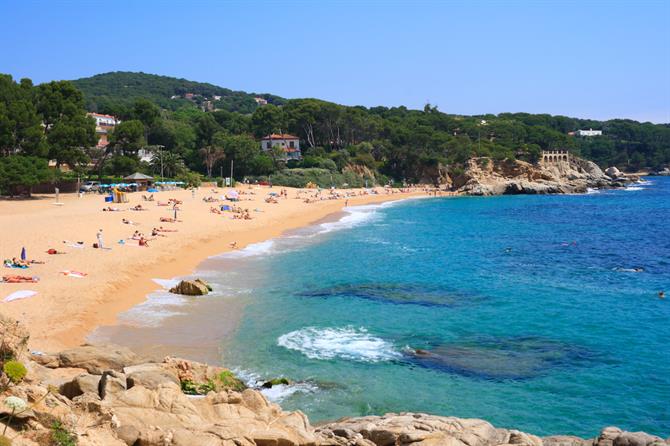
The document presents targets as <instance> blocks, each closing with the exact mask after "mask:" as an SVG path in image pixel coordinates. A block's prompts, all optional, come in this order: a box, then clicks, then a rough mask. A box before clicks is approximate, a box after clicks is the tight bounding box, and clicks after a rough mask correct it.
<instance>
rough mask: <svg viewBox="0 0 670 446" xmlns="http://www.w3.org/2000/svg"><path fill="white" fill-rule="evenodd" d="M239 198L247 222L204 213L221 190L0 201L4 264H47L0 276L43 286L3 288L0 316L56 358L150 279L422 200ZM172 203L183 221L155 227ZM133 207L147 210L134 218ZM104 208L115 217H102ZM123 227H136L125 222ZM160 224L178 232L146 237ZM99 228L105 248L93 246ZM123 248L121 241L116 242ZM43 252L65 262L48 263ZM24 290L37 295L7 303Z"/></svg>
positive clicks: (261, 193) (110, 318) (262, 192)
mask: <svg viewBox="0 0 670 446" xmlns="http://www.w3.org/2000/svg"><path fill="white" fill-rule="evenodd" d="M238 190H239V191H240V192H241V195H240V199H241V200H240V202H238V203H235V204H236V205H237V206H239V207H240V208H243V209H248V210H249V215H250V216H251V217H252V218H251V219H250V220H243V219H233V213H231V212H224V213H222V214H217V213H213V212H211V211H210V208H212V207H218V206H220V205H221V204H223V202H218V203H216V202H215V203H209V202H205V201H203V198H205V197H213V198H220V197H221V196H222V195H223V194H224V193H225V190H224V189H218V190H216V189H210V188H200V189H199V190H197V191H196V192H195V195H193V193H192V191H190V190H176V191H164V192H160V193H156V194H154V196H155V198H156V201H153V202H152V201H144V200H143V198H142V195H143V194H145V195H146V193H141V192H138V193H131V194H128V198H129V202H128V203H119V204H112V203H105V202H104V199H103V196H102V195H98V194H89V195H84V196H82V197H78V195H76V194H65V195H63V194H61V196H60V202H61V203H62V204H60V205H57V204H55V197H54V196H50V195H40V196H36V197H34V198H33V199H30V200H16V201H15V200H3V201H0V228H2V231H1V232H0V256H2V258H3V259H11V258H13V257H19V256H20V253H21V249H22V248H24V247H25V248H26V251H27V258H28V259H29V260H36V261H39V262H45V263H44V264H41V263H39V264H33V265H31V266H30V267H29V268H28V269H14V268H3V272H2V275H3V276H7V275H22V276H36V277H38V278H39V282H37V283H19V284H15V283H0V306H1V307H2V309H1V310H0V311H2V312H3V313H4V314H6V315H8V316H11V317H14V318H16V319H18V320H20V321H21V322H23V323H24V324H25V325H26V326H28V327H29V328H30V331H31V334H32V337H31V339H30V348H31V349H36V350H45V351H55V350H58V349H62V348H65V347H70V346H74V345H78V344H80V343H82V342H83V341H84V339H85V337H86V335H87V334H88V333H90V332H91V331H92V330H94V329H95V328H96V327H98V326H100V325H109V324H113V323H115V322H116V316H117V315H118V314H119V313H120V312H122V311H125V310H127V309H129V308H130V307H132V306H133V305H136V304H138V303H140V302H142V301H143V300H144V299H145V296H146V295H147V294H148V293H150V292H152V291H154V290H156V289H158V288H159V286H158V285H157V284H156V283H154V282H153V281H152V280H151V279H152V278H154V277H174V276H178V275H185V274H188V273H190V272H192V271H193V270H194V269H195V267H196V266H197V265H198V264H199V263H200V262H201V261H202V260H203V259H205V258H206V257H208V256H211V255H215V254H219V253H223V252H226V251H229V250H231V249H241V248H243V247H245V246H246V245H248V244H250V243H256V242H260V241H263V240H267V239H270V238H274V237H277V236H279V235H281V234H282V233H284V232H285V231H288V230H292V229H296V228H299V227H302V226H306V225H309V224H311V223H314V222H316V221H318V220H320V219H323V218H324V217H326V216H328V215H331V214H333V213H336V212H338V211H341V209H342V208H343V207H344V206H345V203H348V205H350V206H351V205H362V204H369V203H378V202H383V201H389V200H397V199H402V198H408V197H412V196H420V195H425V194H426V193H425V192H423V191H421V190H419V189H417V190H414V191H411V192H403V193H401V192H397V191H396V192H395V193H392V194H391V193H387V192H385V191H384V190H383V189H377V191H378V192H379V193H378V194H373V195H358V194H359V193H360V191H357V190H349V191H348V192H349V193H351V194H354V193H355V194H356V196H355V197H349V198H338V199H325V198H327V197H328V195H329V194H328V192H324V193H323V195H322V196H323V198H324V199H323V200H317V201H315V202H311V203H306V202H305V200H304V199H302V198H305V197H307V196H308V195H313V194H314V191H305V192H304V193H303V194H302V195H301V197H302V198H298V192H299V190H298V189H291V188H286V189H285V190H286V191H287V194H288V198H277V200H276V201H277V203H272V202H270V203H268V202H266V198H268V196H269V195H268V194H269V192H274V193H277V194H279V192H280V191H281V190H282V188H279V187H274V188H272V189H269V188H268V187H260V186H254V187H252V188H248V187H247V186H245V187H242V188H238ZM169 198H174V199H176V200H179V201H181V202H182V204H180V205H179V211H178V219H179V220H181V222H177V223H168V222H161V221H160V218H161V217H173V213H174V211H173V209H172V207H171V206H158V202H166V201H167V200H168V199H169ZM138 204H141V205H142V206H143V207H144V208H145V209H146V210H143V211H134V210H130V209H131V208H132V207H134V206H136V205H138ZM226 204H229V205H232V204H233V203H230V202H226ZM106 206H112V207H113V208H119V209H121V211H118V212H103V211H102V209H103V208H104V207H106ZM123 219H126V220H129V221H131V222H132V223H133V224H127V223H124V222H123ZM159 226H162V227H163V228H165V229H170V230H176V231H177V232H163V233H161V234H163V235H164V236H165V237H163V236H156V237H152V235H151V232H152V229H153V228H158V227H159ZM100 229H102V231H103V232H102V233H103V246H104V247H105V248H107V249H95V248H93V243H95V242H96V241H97V240H96V234H97V232H98V230H100ZM135 231H140V232H142V233H143V234H144V235H145V237H147V238H148V239H149V242H148V244H149V246H148V247H142V246H139V245H138V242H137V241H136V240H131V239H129V238H131V236H132V235H133V233H134V232H135ZM120 240H123V241H124V243H123V244H120V243H119V241H120ZM78 242H83V243H82V244H79V243H78ZM233 242H237V246H236V247H235V248H231V246H230V244H231V243H233ZM49 249H56V250H57V251H59V252H60V251H62V252H65V254H57V255H49V254H48V253H47V250H49ZM64 271H76V272H82V273H85V274H86V275H85V276H84V277H82V278H80V277H73V276H69V275H65V274H63V272H64ZM23 290H29V291H34V292H36V293H37V294H35V295H33V296H31V297H28V298H23V299H18V300H12V301H11V302H6V301H5V299H6V298H7V297H8V296H10V295H12V294H13V293H15V292H16V291H23Z"/></svg>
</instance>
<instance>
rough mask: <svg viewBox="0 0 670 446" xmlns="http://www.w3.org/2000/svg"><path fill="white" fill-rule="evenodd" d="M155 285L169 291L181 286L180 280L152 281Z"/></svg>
mask: <svg viewBox="0 0 670 446" xmlns="http://www.w3.org/2000/svg"><path fill="white" fill-rule="evenodd" d="M151 280H152V281H153V282H154V283H155V284H157V285H160V286H161V287H163V288H165V289H166V290H169V289H170V288H172V287H175V286H177V285H178V284H179V279H151Z"/></svg>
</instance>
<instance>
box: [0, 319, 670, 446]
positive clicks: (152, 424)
mask: <svg viewBox="0 0 670 446" xmlns="http://www.w3.org/2000/svg"><path fill="white" fill-rule="evenodd" d="M0 332H1V333H2V344H1V345H0V354H1V355H2V356H1V357H2V358H3V361H2V362H3V373H2V375H1V376H0V390H1V391H2V395H0V403H1V404H0V416H2V418H3V423H4V424H5V425H7V426H8V427H7V429H5V432H4V434H3V435H2V436H0V445H8V444H12V445H14V446H35V445H62V446H66V445H75V444H78V445H80V446H127V445H128V446H130V445H132V446H194V445H202V446H393V445H395V446H400V445H402V446H409V445H412V446H437V445H450V446H498V445H520V446H669V445H670V441H669V440H663V439H661V438H659V437H655V436H651V435H647V434H644V433H639V432H636V433H631V432H624V431H621V430H620V429H617V428H606V429H604V430H603V431H602V433H601V434H600V436H599V437H598V438H595V439H591V440H584V439H581V438H577V437H570V436H554V437H545V438H539V437H536V436H534V435H531V434H526V433H523V432H519V431H516V430H507V429H499V428H495V427H494V426H492V425H491V424H490V423H488V422H486V421H483V420H477V419H459V418H453V417H439V416H432V415H426V414H412V413H403V414H387V415H384V416H381V417H362V418H349V419H343V420H339V421H337V422H334V423H330V424H325V425H322V426H319V427H313V426H311V425H310V423H309V421H308V419H307V417H306V416H305V415H304V414H303V413H301V412H299V411H297V412H284V411H283V410H282V409H281V408H280V407H279V406H278V405H276V404H271V403H270V402H268V401H267V400H266V398H265V397H264V396H263V394H261V393H260V392H258V391H256V390H253V389H247V388H245V386H244V385H243V384H242V383H241V382H240V381H239V380H237V379H236V378H235V377H234V376H233V375H232V374H231V373H230V372H229V371H228V370H226V369H224V368H221V367H212V366H208V365H206V364H200V363H197V362H193V361H187V360H183V359H177V358H166V359H165V360H164V361H163V362H160V363H155V362H148V361H146V360H144V359H143V358H140V357H138V356H137V355H135V354H134V353H133V352H131V351H130V350H128V349H126V348H123V347H119V346H112V345H106V346H92V345H84V346H81V347H77V348H74V349H70V350H66V351H63V352H60V353H57V354H44V353H39V354H28V353H27V352H26V346H27V340H28V333H27V331H26V330H25V329H24V328H23V327H22V326H21V325H19V324H18V323H17V322H15V321H12V320H9V319H6V318H3V317H1V316H0ZM17 364H19V365H17ZM23 367H24V368H23ZM3 429H4V428H3Z"/></svg>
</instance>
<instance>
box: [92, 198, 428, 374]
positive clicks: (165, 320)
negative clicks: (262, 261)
mask: <svg viewBox="0 0 670 446" xmlns="http://www.w3.org/2000/svg"><path fill="white" fill-rule="evenodd" d="M423 198H433V197H429V196H427V195H418V196H417V195H414V196H409V197H398V198H397V199H388V200H387V199H384V200H366V203H360V204H358V203H356V204H350V205H349V206H348V207H347V208H346V209H350V211H349V210H345V208H341V209H339V210H336V211H334V212H332V213H328V214H327V215H324V216H323V217H321V218H318V219H317V220H314V221H311V222H309V223H307V224H306V225H302V226H298V227H295V228H291V229H287V230H285V231H283V232H282V233H281V234H280V235H278V236H277V237H272V238H268V239H265V240H258V241H253V242H251V243H249V244H248V245H246V246H244V247H241V248H240V249H238V250H236V251H232V250H230V249H228V250H226V251H225V252H222V253H218V254H214V255H212V256H208V257H205V258H204V259H202V260H201V261H200V262H199V263H198V264H197V265H196V267H194V268H193V269H192V270H191V271H190V273H189V274H179V275H176V276H169V277H154V278H153V279H152V283H154V286H155V289H154V290H152V291H151V292H149V293H148V294H147V295H146V296H145V300H144V301H142V302H139V303H137V304H136V305H134V306H132V307H131V308H129V309H128V310H127V311H124V312H121V313H119V314H118V315H117V316H119V317H121V316H122V315H124V314H125V315H128V314H129V313H131V312H133V311H135V310H139V313H135V314H132V315H130V318H129V319H125V320H121V319H117V321H116V323H115V324H113V325H103V326H99V327H97V328H96V329H95V330H94V331H92V332H91V333H90V334H89V335H88V336H87V338H86V339H87V341H90V342H91V343H92V344H113V345H122V346H125V347H128V348H130V349H131V350H132V351H134V352H135V353H137V354H139V355H141V356H144V357H147V358H151V359H152V360H155V361H158V362H160V361H161V360H162V359H163V358H164V357H166V356H178V357H182V358H186V359H188V360H192V361H199V362H205V363H208V364H221V352H220V347H221V341H222V340H224V339H226V338H228V337H230V336H234V333H235V331H236V330H237V329H238V328H239V323H240V321H241V320H242V316H243V312H244V308H245V306H246V302H245V301H244V299H245V298H241V299H233V300H230V299H225V298H224V299H218V298H215V299H214V300H213V301H210V300H207V299H197V298H196V300H194V301H193V300H191V299H189V296H182V297H184V298H186V301H187V302H184V303H183V304H175V303H173V302H171V301H170V299H169V298H168V301H167V302H165V301H163V300H162V299H164V297H163V296H161V294H167V288H168V287H167V286H163V285H160V284H158V282H155V281H154V280H155V279H159V280H161V281H163V280H164V281H167V282H177V281H179V280H181V279H183V278H195V277H202V275H203V274H205V276H206V274H207V272H208V271H209V269H208V267H209V266H210V262H215V263H216V264H219V262H220V261H222V260H223V261H225V262H226V264H227V265H228V266H229V267H231V268H236V267H237V265H236V264H237V262H245V261H246V259H247V258H248V257H256V256H259V255H272V254H273V253H275V247H274V246H275V242H279V243H280V244H281V240H282V239H283V238H285V237H287V238H294V237H301V236H303V235H305V232H306V233H307V234H306V235H307V237H308V238H309V239H311V238H312V237H313V236H315V235H320V234H325V233H328V232H331V230H334V231H339V230H346V229H349V228H351V227H352V226H358V225H359V223H357V222H356V223H354V224H353V225H352V226H349V225H345V226H344V227H341V228H340V227H338V228H334V229H326V228H325V227H323V226H325V225H330V224H334V225H337V224H338V223H340V222H342V221H343V219H345V218H346V217H347V216H350V215H354V214H357V211H356V208H359V207H364V208H365V207H368V206H375V205H377V206H380V207H381V205H383V204H385V203H399V202H404V201H409V200H418V199H423ZM364 212H365V211H364ZM338 226H339V225H338ZM322 227H323V229H322V230H319V229H321V228H322ZM268 242H269V243H270V245H269V246H267V248H268V250H269V252H266V251H265V248H266V246H263V245H266V244H267V243H268ZM309 243H311V242H309ZM256 248H258V249H261V250H262V251H261V252H257V251H256ZM249 249H251V251H249ZM279 252H281V251H277V253H279ZM235 253H239V254H240V256H239V257H238V256H235ZM231 254H232V255H231ZM219 267H220V266H219ZM215 268H216V267H215ZM216 271H219V270H218V269H216ZM221 271H226V269H225V268H224V269H223V270H221ZM205 278H206V277H205ZM239 286H240V284H237V287H239ZM242 288H245V286H242ZM215 291H216V289H215ZM170 296H172V295H170ZM177 297H178V296H177ZM154 299H155V301H156V306H157V308H158V309H154V308H155V307H153V305H152V304H151V301H152V300H154ZM145 303H148V304H149V305H148V308H146V309H145V308H142V306H143V305H144V304H145ZM182 305H185V306H184V307H182ZM173 306H174V307H176V308H175V310H174V311H175V312H174V313H173V312H172V310H171V309H170V308H171V307H173ZM166 308H167V313H168V314H163V313H162V311H161V310H165V309H166ZM180 308H185V310H184V312H182V311H181V310H179V309H180ZM144 311H146V312H148V313H144ZM212 315H215V316H212ZM145 316H146V317H147V318H148V319H145V318H144V317H145ZM154 318H155V319H154ZM195 326H207V327H210V328H209V329H208V331H207V333H206V334H205V333H201V334H200V335H199V336H198V341H197V343H195V344H193V345H191V344H189V343H188V342H186V343H185V342H184V340H186V339H190V337H189V333H191V332H190V331H189V330H188V327H190V328H191V329H193V328H194V327H195Z"/></svg>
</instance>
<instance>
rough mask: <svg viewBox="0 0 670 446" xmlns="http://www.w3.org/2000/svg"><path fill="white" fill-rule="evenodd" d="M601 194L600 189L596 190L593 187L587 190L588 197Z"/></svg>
mask: <svg viewBox="0 0 670 446" xmlns="http://www.w3.org/2000/svg"><path fill="white" fill-rule="evenodd" d="M599 193H600V190H599V189H595V188H593V187H588V188H586V194H587V195H592V194H599Z"/></svg>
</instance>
